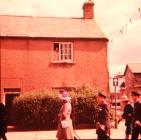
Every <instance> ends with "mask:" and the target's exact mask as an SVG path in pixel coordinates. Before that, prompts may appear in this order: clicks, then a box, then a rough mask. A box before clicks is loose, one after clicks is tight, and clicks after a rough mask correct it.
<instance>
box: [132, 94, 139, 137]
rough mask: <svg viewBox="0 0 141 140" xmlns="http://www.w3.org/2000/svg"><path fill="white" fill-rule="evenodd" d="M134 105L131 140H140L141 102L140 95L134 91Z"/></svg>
mask: <svg viewBox="0 0 141 140" xmlns="http://www.w3.org/2000/svg"><path fill="white" fill-rule="evenodd" d="M131 96H132V99H133V102H134V105H133V133H132V137H131V139H133V140H136V139H138V137H139V135H141V102H140V98H139V97H140V93H138V92H135V91H133V92H132V93H131Z"/></svg>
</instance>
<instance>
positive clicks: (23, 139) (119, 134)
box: [6, 122, 125, 140]
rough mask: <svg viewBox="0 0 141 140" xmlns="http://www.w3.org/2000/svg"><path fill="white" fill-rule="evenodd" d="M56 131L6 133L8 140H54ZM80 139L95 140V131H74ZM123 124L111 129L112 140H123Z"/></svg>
mask: <svg viewBox="0 0 141 140" xmlns="http://www.w3.org/2000/svg"><path fill="white" fill-rule="evenodd" d="M56 132H57V131H56V130H53V131H22V132H21V131H20V132H19V131H15V132H14V131H11V132H7V133H6V136H7V139H8V140H52V139H53V140H56ZM75 132H76V134H77V135H78V136H79V137H80V139H96V138H97V135H96V133H95V129H79V130H75ZM124 133H125V126H124V122H121V123H120V124H119V125H118V128H117V129H114V128H112V129H111V138H112V139H124V136H125V134H124Z"/></svg>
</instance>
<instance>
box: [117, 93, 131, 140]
mask: <svg viewBox="0 0 141 140" xmlns="http://www.w3.org/2000/svg"><path fill="white" fill-rule="evenodd" d="M121 102H122V103H123V106H124V109H123V114H122V118H121V119H119V121H118V123H119V122H120V121H121V120H122V119H125V126H126V130H125V139H126V140H128V139H130V136H131V134H132V121H133V107H132V105H131V104H130V103H129V99H128V97H127V96H126V95H123V96H122V99H121Z"/></svg>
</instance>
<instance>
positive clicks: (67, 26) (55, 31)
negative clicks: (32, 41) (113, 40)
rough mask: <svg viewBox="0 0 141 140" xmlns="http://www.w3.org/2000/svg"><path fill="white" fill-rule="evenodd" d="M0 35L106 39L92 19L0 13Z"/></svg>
mask: <svg viewBox="0 0 141 140" xmlns="http://www.w3.org/2000/svg"><path fill="white" fill-rule="evenodd" d="M0 36H9V37H12V36H17V37H51V38H52V37H55V38H58V37H59V38H60V37H61V38H90V39H94V38H98V39H106V40H107V41H108V39H107V38H106V37H105V35H104V34H103V32H102V31H101V29H100V28H99V27H98V25H97V23H96V22H95V20H94V19H83V18H56V17H54V18H53V17H32V16H10V15H9V16H6V15H0Z"/></svg>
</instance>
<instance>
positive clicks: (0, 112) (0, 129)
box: [0, 103, 7, 140]
mask: <svg viewBox="0 0 141 140" xmlns="http://www.w3.org/2000/svg"><path fill="white" fill-rule="evenodd" d="M6 132H7V112H6V107H5V106H4V104H2V103H0V138H2V139H3V140H7V138H6V136H5V133H6Z"/></svg>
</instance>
